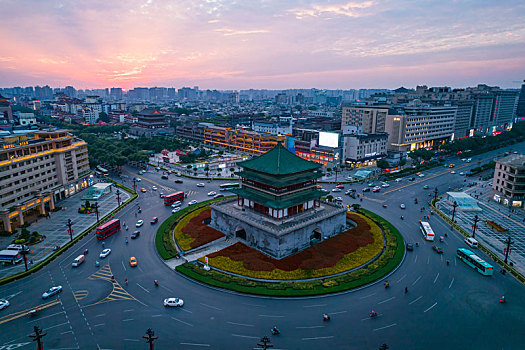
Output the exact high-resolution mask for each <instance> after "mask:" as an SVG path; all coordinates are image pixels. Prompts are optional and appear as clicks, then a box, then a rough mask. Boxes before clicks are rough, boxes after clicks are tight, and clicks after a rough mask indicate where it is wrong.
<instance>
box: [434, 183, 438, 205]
mask: <svg viewBox="0 0 525 350" xmlns="http://www.w3.org/2000/svg"><path fill="white" fill-rule="evenodd" d="M437 197H438V188H437V187H436V188H435V189H434V202H435V201H436V199H437Z"/></svg>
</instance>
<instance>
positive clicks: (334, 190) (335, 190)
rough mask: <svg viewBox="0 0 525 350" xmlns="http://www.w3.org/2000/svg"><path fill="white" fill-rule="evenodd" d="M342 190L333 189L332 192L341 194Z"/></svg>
mask: <svg viewBox="0 0 525 350" xmlns="http://www.w3.org/2000/svg"><path fill="white" fill-rule="evenodd" d="M341 191H342V190H341V189H340V188H334V189H332V192H341Z"/></svg>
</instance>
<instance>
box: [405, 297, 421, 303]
mask: <svg viewBox="0 0 525 350" xmlns="http://www.w3.org/2000/svg"><path fill="white" fill-rule="evenodd" d="M421 298H423V296H420V297H419V298H417V299H416V300H413V301H411V302H410V303H408V305H412V304H414V303H415V302H416V301H418V300H419V299H421Z"/></svg>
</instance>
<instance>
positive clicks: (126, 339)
mask: <svg viewBox="0 0 525 350" xmlns="http://www.w3.org/2000/svg"><path fill="white" fill-rule="evenodd" d="M123 340H125V341H136V342H138V341H139V340H137V339H128V338H124V339H123Z"/></svg>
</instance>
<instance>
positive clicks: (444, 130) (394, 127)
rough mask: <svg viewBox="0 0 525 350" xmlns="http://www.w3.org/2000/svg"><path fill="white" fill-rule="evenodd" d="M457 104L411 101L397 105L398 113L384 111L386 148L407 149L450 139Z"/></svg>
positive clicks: (428, 146)
mask: <svg viewBox="0 0 525 350" xmlns="http://www.w3.org/2000/svg"><path fill="white" fill-rule="evenodd" d="M456 112H457V107H456V106H430V105H423V104H412V105H408V106H404V107H398V108H397V112H396V113H397V115H390V114H389V115H387V118H386V127H385V130H386V132H387V133H388V135H389V137H388V144H387V148H388V149H389V150H392V151H400V152H407V151H412V150H415V149H418V148H430V147H436V146H438V145H440V144H442V143H443V142H446V141H450V139H451V137H452V134H453V133H454V124H455V120H456Z"/></svg>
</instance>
